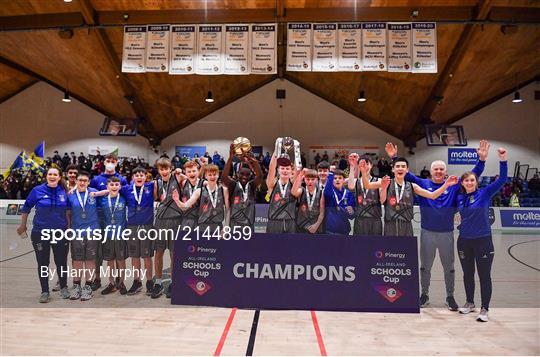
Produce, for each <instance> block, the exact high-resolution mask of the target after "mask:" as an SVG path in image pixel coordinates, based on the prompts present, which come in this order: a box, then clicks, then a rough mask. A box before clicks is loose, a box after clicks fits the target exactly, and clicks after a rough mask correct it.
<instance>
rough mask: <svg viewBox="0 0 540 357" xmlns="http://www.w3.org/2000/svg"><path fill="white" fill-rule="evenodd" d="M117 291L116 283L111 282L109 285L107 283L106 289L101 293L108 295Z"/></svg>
mask: <svg viewBox="0 0 540 357" xmlns="http://www.w3.org/2000/svg"><path fill="white" fill-rule="evenodd" d="M115 291H116V285H114V284H112V283H109V285H107V286H106V287H105V289H103V290H101V295H108V294H110V293H114V292H115Z"/></svg>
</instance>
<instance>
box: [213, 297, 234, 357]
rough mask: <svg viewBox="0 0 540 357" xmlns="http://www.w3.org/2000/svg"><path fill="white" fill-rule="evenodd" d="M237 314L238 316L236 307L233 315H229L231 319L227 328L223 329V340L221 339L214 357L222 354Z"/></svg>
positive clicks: (232, 312) (226, 325)
mask: <svg viewBox="0 0 540 357" xmlns="http://www.w3.org/2000/svg"><path fill="white" fill-rule="evenodd" d="M235 314H236V307H235V308H233V309H232V310H231V314H230V315H229V319H228V320H227V323H226V324H225V328H224V329H223V333H222V334H221V338H220V339H219V342H218V345H217V347H216V350H215V351H214V356H219V355H220V354H221V349H222V348H223V345H224V344H225V340H226V339H227V334H228V333H229V329H230V328H231V325H232V322H233V320H234V315H235Z"/></svg>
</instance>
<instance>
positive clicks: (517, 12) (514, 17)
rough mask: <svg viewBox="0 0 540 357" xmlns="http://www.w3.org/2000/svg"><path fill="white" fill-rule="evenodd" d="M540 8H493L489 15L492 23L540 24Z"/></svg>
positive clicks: (539, 4)
mask: <svg viewBox="0 0 540 357" xmlns="http://www.w3.org/2000/svg"><path fill="white" fill-rule="evenodd" d="M538 6H539V7H510V8H509V7H493V8H492V9H491V11H490V13H489V20H490V21H508V22H510V23H512V22H520V21H523V22H531V23H534V22H536V23H540V2H539V3H538Z"/></svg>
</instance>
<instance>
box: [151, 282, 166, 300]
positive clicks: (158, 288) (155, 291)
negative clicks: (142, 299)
mask: <svg viewBox="0 0 540 357" xmlns="http://www.w3.org/2000/svg"><path fill="white" fill-rule="evenodd" d="M161 294H163V285H161V284H154V287H153V288H152V295H150V296H151V297H152V299H157V298H158V297H160V296H161Z"/></svg>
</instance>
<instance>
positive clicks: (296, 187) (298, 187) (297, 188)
mask: <svg viewBox="0 0 540 357" xmlns="http://www.w3.org/2000/svg"><path fill="white" fill-rule="evenodd" d="M305 170H306V169H303V170H299V171H300V172H298V174H297V175H296V178H295V179H294V183H293V185H292V188H291V194H292V195H293V196H294V197H296V198H300V196H302V192H303V191H304V188H303V187H302V180H303V179H304V176H305V174H306V173H305Z"/></svg>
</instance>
